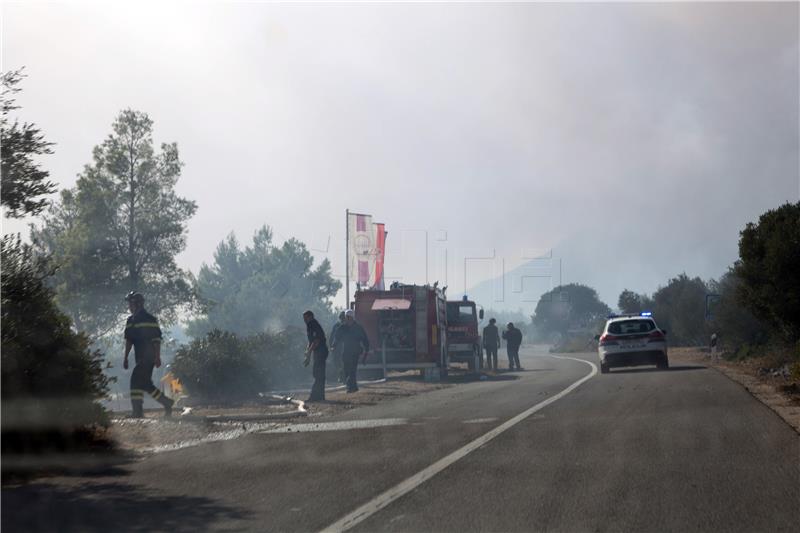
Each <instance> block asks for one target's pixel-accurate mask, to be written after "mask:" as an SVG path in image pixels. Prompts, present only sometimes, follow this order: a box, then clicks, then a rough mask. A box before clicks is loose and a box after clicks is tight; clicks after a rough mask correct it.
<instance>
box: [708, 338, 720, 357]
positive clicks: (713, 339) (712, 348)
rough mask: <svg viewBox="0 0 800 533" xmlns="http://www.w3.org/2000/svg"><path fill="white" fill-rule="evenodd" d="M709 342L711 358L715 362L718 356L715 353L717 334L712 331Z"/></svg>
mask: <svg viewBox="0 0 800 533" xmlns="http://www.w3.org/2000/svg"><path fill="white" fill-rule="evenodd" d="M709 344H710V348H711V360H712V361H714V362H715V363H716V362H717V361H718V360H719V356H718V355H717V334H716V333H712V334H711V342H710V343H709Z"/></svg>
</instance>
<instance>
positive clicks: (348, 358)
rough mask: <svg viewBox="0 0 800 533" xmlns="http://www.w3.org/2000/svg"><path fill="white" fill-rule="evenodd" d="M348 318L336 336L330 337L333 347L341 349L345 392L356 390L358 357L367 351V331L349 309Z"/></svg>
mask: <svg viewBox="0 0 800 533" xmlns="http://www.w3.org/2000/svg"><path fill="white" fill-rule="evenodd" d="M349 312H350V314H349V315H348V319H347V320H346V321H345V323H344V324H342V325H341V326H339V328H338V329H337V330H336V338H335V339H331V342H332V344H333V345H334V346H335V347H336V348H335V349H341V350H342V361H343V363H344V374H345V384H346V385H347V392H356V391H357V390H358V381H357V379H356V374H357V373H358V358H359V357H360V356H361V355H362V354H364V353H366V352H369V338H368V337H367V332H366V331H364V328H363V327H361V324H359V323H358V322H356V321H355V320H353V319H352V316H353V315H352V311H349Z"/></svg>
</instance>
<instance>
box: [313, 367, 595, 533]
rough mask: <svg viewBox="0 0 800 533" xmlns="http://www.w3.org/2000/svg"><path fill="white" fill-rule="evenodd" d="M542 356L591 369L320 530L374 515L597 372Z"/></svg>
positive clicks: (347, 525) (328, 530) (327, 531)
mask: <svg viewBox="0 0 800 533" xmlns="http://www.w3.org/2000/svg"><path fill="white" fill-rule="evenodd" d="M543 357H553V358H556V359H571V360H572V361H578V362H581V363H585V364H587V365H589V366H590V367H592V371H591V372H589V373H588V374H587V375H585V376H584V377H582V378H581V379H579V380H578V381H576V382H575V383H573V384H572V385H570V386H569V387H567V388H566V389H564V390H562V391H561V392H559V393H558V394H556V395H555V396H551V397H550V398H548V399H546V400H544V401H542V402H539V403H537V404H536V405H534V406H533V407H529V408H528V409H526V410H525V411H523V412H521V413H520V414H518V415H517V416H515V417H514V418H511V419H510V420H508V421H506V422H503V423H502V424H500V425H499V426H497V427H496V428H494V429H492V430H491V431H489V432H488V433H485V434H483V435H481V436H480V437H478V438H477V439H475V440H473V441H472V442H470V443H468V444H466V445H464V446H462V447H461V448H459V449H458V450H456V451H454V452H453V453H451V454H450V455H448V456H446V457H443V458H442V459H439V460H438V461H436V462H435V463H433V464H432V465H430V466H429V467H427V468H425V469H423V470H420V471H419V472H417V473H416V474H414V475H413V476H411V477H410V478H408V479H406V480H405V481H402V482H400V483H399V484H398V485H395V486H394V487H392V488H390V489H389V490H387V491H386V492H384V493H383V494H380V495H378V496H377V497H375V498H373V499H372V500H370V501H368V502H367V503H365V504H364V505H362V506H361V507H359V508H358V509H356V510H355V511H353V512H351V513H349V514H347V515H346V516H344V517H342V518H340V519H339V520H337V521H336V522H334V523H333V524H331V525H329V526H328V527H326V528H325V529H323V530H322V531H323V533H333V532H339V531H347V530H348V529H350V528H352V527H353V526H356V525H358V524H359V523H361V522H363V521H364V520H366V519H367V518H369V517H370V516H372V515H374V514H375V513H377V512H378V511H380V510H381V509H383V508H384V507H386V506H387V505H389V504H390V503H392V502H393V501H395V500H397V499H398V498H400V497H401V496H404V495H406V494H408V493H409V492H411V491H412V490H414V489H415V488H417V487H418V486H420V485H422V484H423V483H425V482H426V481H428V480H429V479H431V478H432V477H433V476H435V475H436V474H438V473H439V472H441V471H442V470H444V469H445V468H447V467H448V466H450V465H451V464H453V463H455V462H456V461H458V460H459V459H461V458H463V457H465V456H466V455H468V454H469V453H470V452H473V451H475V450H476V449H478V448H480V447H481V446H483V445H484V444H486V443H488V442H489V441H491V440H492V439H494V438H495V437H497V436H498V435H500V434H501V433H503V432H505V431H506V430H508V429H510V428H512V427H514V426H516V425H517V424H519V423H520V422H522V421H523V420H525V419H526V418H528V417H529V416H531V415H532V414H533V413H535V412H536V411H539V410H541V409H544V408H545V407H547V406H548V405H550V404H551V403H553V402H555V401H557V400H560V399H561V398H563V397H564V396H566V395H567V394H569V393H570V392H572V391H574V390H575V389H577V388H578V387H580V386H581V385H582V384H583V383H585V382H586V381H588V380H590V379H591V378H593V377H594V376H595V375H596V374H597V366H596V365H595V364H594V363H592V362H589V361H584V360H583V359H577V358H575V357H566V356H559V355H545V356H543Z"/></svg>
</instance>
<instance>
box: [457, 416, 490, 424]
mask: <svg viewBox="0 0 800 533" xmlns="http://www.w3.org/2000/svg"><path fill="white" fill-rule="evenodd" d="M496 420H497V417H496V416H492V417H489V418H473V419H472V420H464V422H463V423H464V424H487V423H489V422H494V421H496Z"/></svg>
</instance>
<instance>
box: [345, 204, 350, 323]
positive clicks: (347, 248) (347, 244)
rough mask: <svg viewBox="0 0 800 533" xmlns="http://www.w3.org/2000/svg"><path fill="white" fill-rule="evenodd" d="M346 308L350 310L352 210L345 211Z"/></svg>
mask: <svg viewBox="0 0 800 533" xmlns="http://www.w3.org/2000/svg"><path fill="white" fill-rule="evenodd" d="M344 298H345V300H344V308H345V310H347V309H350V210H349V209H345V211H344Z"/></svg>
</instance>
